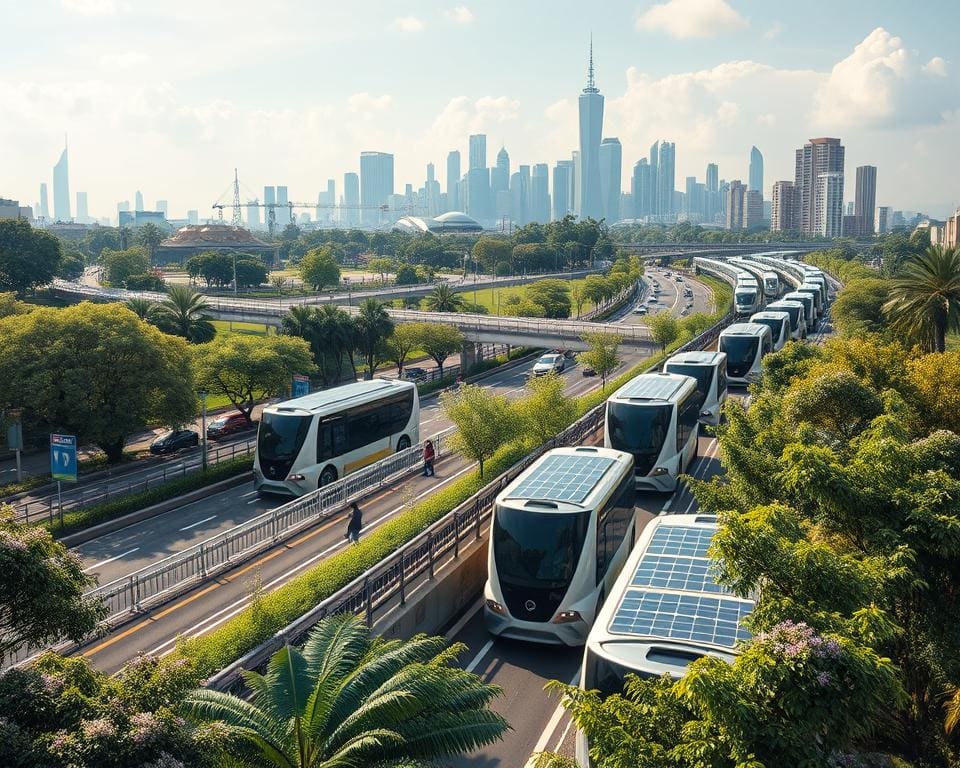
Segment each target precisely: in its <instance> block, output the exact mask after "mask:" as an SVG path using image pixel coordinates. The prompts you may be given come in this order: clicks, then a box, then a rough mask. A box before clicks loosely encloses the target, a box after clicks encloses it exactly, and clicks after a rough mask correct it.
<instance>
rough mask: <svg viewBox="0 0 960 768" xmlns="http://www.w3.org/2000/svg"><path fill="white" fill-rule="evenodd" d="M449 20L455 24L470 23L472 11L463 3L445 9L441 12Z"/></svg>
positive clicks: (471, 21)
mask: <svg viewBox="0 0 960 768" xmlns="http://www.w3.org/2000/svg"><path fill="white" fill-rule="evenodd" d="M443 15H444V16H446V17H447V18H448V19H450V21H455V22H456V23H457V24H472V23H473V20H474V16H473V11H471V10H470V9H469V8H467V6H465V5H458V6H456V7H455V8H451V9H447V10H445V11H444V12H443Z"/></svg>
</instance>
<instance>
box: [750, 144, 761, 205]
mask: <svg viewBox="0 0 960 768" xmlns="http://www.w3.org/2000/svg"><path fill="white" fill-rule="evenodd" d="M748 184H749V188H750V189H751V190H756V191H757V192H759V193H760V200H761V202H762V201H763V155H762V154H760V150H759V149H757V148H756V147H750V178H749V182H748Z"/></svg>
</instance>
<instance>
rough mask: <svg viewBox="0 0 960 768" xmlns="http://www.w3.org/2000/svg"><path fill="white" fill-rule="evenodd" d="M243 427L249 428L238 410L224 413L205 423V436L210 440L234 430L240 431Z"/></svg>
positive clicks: (229, 433) (224, 435) (217, 438)
mask: <svg viewBox="0 0 960 768" xmlns="http://www.w3.org/2000/svg"><path fill="white" fill-rule="evenodd" d="M245 429H250V425H249V424H248V423H247V419H246V417H245V416H244V415H243V414H242V413H240V411H235V412H234V413H225V414H223V415H222V416H218V417H217V418H215V419H214V420H213V421H211V422H210V423H209V424H208V425H207V438H209V439H210V440H219V439H220V438H221V437H227V436H228V435H232V434H234V433H235V432H242V431H243V430H245Z"/></svg>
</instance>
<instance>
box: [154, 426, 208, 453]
mask: <svg viewBox="0 0 960 768" xmlns="http://www.w3.org/2000/svg"><path fill="white" fill-rule="evenodd" d="M198 445H200V435H198V434H197V432H196V431H195V430H193V429H171V430H170V431H169V432H164V433H163V434H162V435H160V437H158V438H157V439H156V440H154V441H153V442H152V443H150V453H156V454H161V453H173V452H174V451H179V450H182V449H183V448H195V447H196V446H198Z"/></svg>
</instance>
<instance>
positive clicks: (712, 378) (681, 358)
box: [663, 352, 727, 424]
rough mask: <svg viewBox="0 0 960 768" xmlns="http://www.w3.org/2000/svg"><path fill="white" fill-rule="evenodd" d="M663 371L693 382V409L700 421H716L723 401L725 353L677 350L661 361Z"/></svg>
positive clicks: (713, 422)
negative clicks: (694, 395)
mask: <svg viewBox="0 0 960 768" xmlns="http://www.w3.org/2000/svg"><path fill="white" fill-rule="evenodd" d="M663 371H664V373H675V374H678V375H680V376H689V377H690V378H692V379H693V380H694V381H696V382H697V410H698V411H699V412H700V421H701V422H702V423H704V424H719V423H720V411H721V410H722V409H723V404H724V403H725V402H726V400H727V356H726V355H725V354H724V353H723V352H681V353H680V354H678V355H674V356H673V357H671V358H670V359H669V360H667V362H666V363H664V364H663Z"/></svg>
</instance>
